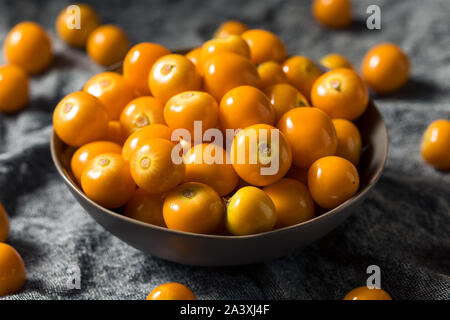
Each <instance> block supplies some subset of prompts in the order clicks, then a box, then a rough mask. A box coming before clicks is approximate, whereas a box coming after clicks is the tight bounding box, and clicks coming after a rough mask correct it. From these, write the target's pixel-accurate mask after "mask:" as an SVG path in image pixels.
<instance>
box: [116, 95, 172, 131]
mask: <svg viewBox="0 0 450 320" xmlns="http://www.w3.org/2000/svg"><path fill="white" fill-rule="evenodd" d="M155 123H159V124H164V123H165V122H164V106H163V105H162V104H161V102H159V101H158V100H156V99H155V98H153V97H150V96H146V97H139V98H136V99H133V100H131V101H130V102H129V103H128V104H127V105H126V106H125V108H124V109H123V110H122V113H121V114H120V127H121V129H122V134H123V135H124V136H125V137H129V136H130V135H131V134H132V133H134V132H136V131H138V130H140V129H142V128H144V127H146V126H148V125H151V124H155Z"/></svg>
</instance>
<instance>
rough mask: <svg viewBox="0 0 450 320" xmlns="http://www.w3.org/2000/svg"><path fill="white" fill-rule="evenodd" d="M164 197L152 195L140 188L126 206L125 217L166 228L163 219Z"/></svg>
mask: <svg viewBox="0 0 450 320" xmlns="http://www.w3.org/2000/svg"><path fill="white" fill-rule="evenodd" d="M163 204H164V196H163V195H162V194H150V193H148V192H147V191H145V190H144V189H141V188H138V189H137V190H136V192H135V193H134V195H133V196H132V197H131V199H130V201H128V203H127V205H126V206H125V210H124V214H125V216H127V217H129V218H132V219H135V220H138V221H141V222H145V223H148V224H153V225H155V226H159V227H165V226H166V223H165V222H164V218H163V214H162V212H163Z"/></svg>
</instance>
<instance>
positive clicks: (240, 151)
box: [230, 124, 292, 186]
mask: <svg viewBox="0 0 450 320" xmlns="http://www.w3.org/2000/svg"><path fill="white" fill-rule="evenodd" d="M230 157H231V161H232V163H233V168H234V170H235V171H236V173H237V174H238V175H239V177H241V178H242V179H243V180H245V181H246V182H248V183H250V184H252V185H255V186H267V185H269V184H272V183H275V182H276V181H278V180H280V179H281V178H282V177H284V175H285V174H286V173H287V172H288V170H289V168H290V167H291V164H292V151H291V147H290V146H289V143H288V141H287V139H286V137H285V136H284V134H283V133H282V132H281V131H280V130H278V129H277V128H275V127H272V126H269V125H267V124H255V125H252V126H249V127H247V128H245V129H243V130H241V131H239V132H238V134H237V135H236V136H235V137H234V140H233V143H232V145H231V152H230Z"/></svg>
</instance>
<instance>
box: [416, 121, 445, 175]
mask: <svg viewBox="0 0 450 320" xmlns="http://www.w3.org/2000/svg"><path fill="white" fill-rule="evenodd" d="M421 153H422V157H423V159H424V160H425V161H426V162H427V163H429V164H431V165H432V166H433V167H435V168H436V169H439V170H450V121H449V120H446V119H439V120H436V121H434V122H433V123H431V124H430V125H429V126H428V128H427V129H426V131H425V133H424V135H423V138H422V145H421Z"/></svg>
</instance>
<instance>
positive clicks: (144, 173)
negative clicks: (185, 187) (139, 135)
mask: <svg viewBox="0 0 450 320" xmlns="http://www.w3.org/2000/svg"><path fill="white" fill-rule="evenodd" d="M174 146H175V145H174V144H173V143H172V142H170V141H168V140H166V139H161V138H154V139H151V140H149V141H148V142H147V143H146V144H144V145H143V146H142V147H140V148H139V149H137V150H136V151H135V152H134V153H133V154H132V155H131V158H130V164H131V175H132V176H133V179H134V181H135V182H136V184H137V185H138V186H139V187H140V188H142V189H144V190H145V191H147V192H148V193H151V194H155V193H164V192H167V191H169V190H171V189H173V188H174V187H176V186H177V185H178V184H179V183H181V182H182V181H183V178H184V172H185V165H184V163H183V162H182V161H181V163H179V164H178V163H174V162H173V161H172V149H173V148H174Z"/></svg>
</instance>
